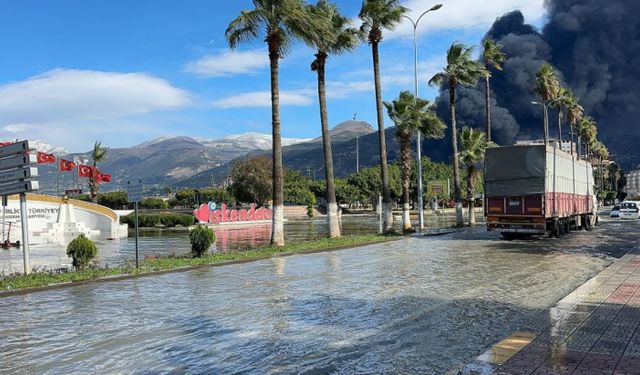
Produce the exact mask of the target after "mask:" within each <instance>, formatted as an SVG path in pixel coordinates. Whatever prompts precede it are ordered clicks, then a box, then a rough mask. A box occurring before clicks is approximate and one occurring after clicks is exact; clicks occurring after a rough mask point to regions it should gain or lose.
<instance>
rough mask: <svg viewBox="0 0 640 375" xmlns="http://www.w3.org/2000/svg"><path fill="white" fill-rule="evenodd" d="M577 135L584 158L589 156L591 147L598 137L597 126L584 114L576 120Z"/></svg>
mask: <svg viewBox="0 0 640 375" xmlns="http://www.w3.org/2000/svg"><path fill="white" fill-rule="evenodd" d="M578 137H579V138H580V140H581V141H582V144H583V146H584V147H583V155H584V158H585V159H588V158H589V157H590V153H591V152H590V150H592V149H593V146H594V145H595V142H596V141H597V139H598V128H597V124H596V122H595V121H594V120H593V118H591V117H589V116H586V117H583V118H582V119H580V121H579V122H578Z"/></svg>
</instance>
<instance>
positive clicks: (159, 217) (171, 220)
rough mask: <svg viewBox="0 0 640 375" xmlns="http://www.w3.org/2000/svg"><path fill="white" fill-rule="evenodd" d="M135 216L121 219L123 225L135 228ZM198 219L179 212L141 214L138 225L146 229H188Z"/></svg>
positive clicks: (131, 215)
mask: <svg viewBox="0 0 640 375" xmlns="http://www.w3.org/2000/svg"><path fill="white" fill-rule="evenodd" d="M135 218H136V217H135V214H130V215H127V216H123V217H121V218H120V222H121V223H122V224H127V225H129V228H133V227H134V225H135ZM195 221H196V219H195V217H194V216H193V215H191V214H181V213H177V212H162V213H159V214H139V215H138V225H139V226H140V227H145V228H153V227H158V226H163V227H168V228H172V227H177V226H182V227H188V226H191V225H193V224H194V223H195Z"/></svg>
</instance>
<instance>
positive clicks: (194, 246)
mask: <svg viewBox="0 0 640 375" xmlns="http://www.w3.org/2000/svg"><path fill="white" fill-rule="evenodd" d="M189 240H191V255H193V257H194V258H202V256H203V255H204V254H206V253H207V251H208V250H209V248H210V247H211V245H213V242H214V241H215V240H216V236H215V234H213V230H211V228H209V227H206V226H204V225H198V226H196V227H195V228H194V229H193V230H192V231H191V233H189Z"/></svg>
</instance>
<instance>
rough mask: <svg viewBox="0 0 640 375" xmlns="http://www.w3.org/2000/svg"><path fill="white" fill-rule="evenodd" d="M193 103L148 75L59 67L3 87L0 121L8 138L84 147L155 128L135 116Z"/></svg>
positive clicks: (1, 87) (175, 89)
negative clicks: (104, 139) (97, 140)
mask: <svg viewBox="0 0 640 375" xmlns="http://www.w3.org/2000/svg"><path fill="white" fill-rule="evenodd" d="M191 103H192V98H191V95H190V94H189V93H188V92H187V91H185V90H182V89H179V88H176V87H174V86H172V85H171V84H170V83H169V82H168V81H165V80H163V79H160V78H156V77H153V76H151V75H148V74H144V73H118V72H101V71H92V70H65V69H58V70H52V71H49V72H46V73H44V74H42V75H38V76H34V77H31V78H28V79H26V80H24V81H20V82H15V83H10V84H5V85H1V86H0V124H8V125H6V126H4V127H3V128H2V130H3V131H5V132H8V133H11V134H12V137H14V136H15V137H25V138H30V139H35V138H37V139H44V140H46V141H47V142H50V143H53V144H56V145H58V146H64V147H66V148H69V149H73V150H76V149H80V150H86V149H88V147H87V144H88V143H91V142H93V140H95V139H103V138H108V137H121V136H123V135H124V134H130V132H134V131H135V132H138V133H140V132H145V131H149V130H151V131H153V129H154V127H153V126H146V127H145V125H144V120H140V119H139V118H138V116H140V115H152V114H153V113H155V112H157V111H166V110H174V109H179V108H182V107H185V106H187V105H190V104H191ZM134 117H135V118H136V120H135V121H132V119H133V118H134ZM134 123H135V126H133V127H132V124H134Z"/></svg>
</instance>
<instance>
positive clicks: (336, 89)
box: [327, 78, 374, 99]
mask: <svg viewBox="0 0 640 375" xmlns="http://www.w3.org/2000/svg"><path fill="white" fill-rule="evenodd" d="M373 90H374V84H373V78H372V79H371V80H370V81H352V82H344V81H333V82H327V97H328V98H329V99H348V98H349V97H350V96H351V95H352V94H356V93H360V92H369V91H373Z"/></svg>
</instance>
